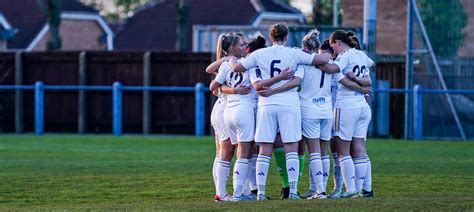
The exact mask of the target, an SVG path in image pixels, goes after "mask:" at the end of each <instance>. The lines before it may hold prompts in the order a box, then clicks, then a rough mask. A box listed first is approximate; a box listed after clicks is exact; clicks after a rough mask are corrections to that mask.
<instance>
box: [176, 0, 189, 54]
mask: <svg viewBox="0 0 474 212" xmlns="http://www.w3.org/2000/svg"><path fill="white" fill-rule="evenodd" d="M188 10H189V8H188V0H179V1H178V2H177V4H176V14H177V16H176V19H177V20H176V21H177V27H176V36H177V37H176V51H185V50H186V29H187V23H188Z"/></svg>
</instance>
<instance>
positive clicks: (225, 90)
mask: <svg viewBox="0 0 474 212" xmlns="http://www.w3.org/2000/svg"><path fill="white" fill-rule="evenodd" d="M220 90H221V91H222V93H225V94H240V95H245V94H248V93H250V91H251V88H249V87H247V86H243V85H241V86H238V87H235V88H233V87H229V86H227V85H221V87H220Z"/></svg>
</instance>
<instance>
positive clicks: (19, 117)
mask: <svg viewBox="0 0 474 212" xmlns="http://www.w3.org/2000/svg"><path fill="white" fill-rule="evenodd" d="M22 54H23V53H22V52H21V51H17V52H16V54H15V85H21V84H23V59H22V58H23V57H22ZM23 108H24V107H23V91H22V90H18V89H17V90H15V132H16V133H23Z"/></svg>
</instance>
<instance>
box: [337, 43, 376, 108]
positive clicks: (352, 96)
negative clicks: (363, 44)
mask: <svg viewBox="0 0 474 212" xmlns="http://www.w3.org/2000/svg"><path fill="white" fill-rule="evenodd" d="M339 60H346V61H347V63H346V64H347V65H346V67H345V68H344V69H342V70H341V73H342V74H344V76H345V75H347V73H349V72H353V73H354V74H355V75H356V76H357V77H364V76H365V75H367V74H368V67H367V56H366V55H365V54H364V53H363V52H361V51H359V50H356V49H349V50H347V51H345V52H343V53H341V54H340V55H338V57H337V58H336V61H339ZM365 105H367V102H366V101H365V98H364V96H363V94H361V93H359V92H357V91H353V90H351V89H349V88H347V87H345V86H343V85H342V84H341V83H338V90H337V99H336V107H341V106H343V107H350V108H352V107H361V106H365Z"/></svg>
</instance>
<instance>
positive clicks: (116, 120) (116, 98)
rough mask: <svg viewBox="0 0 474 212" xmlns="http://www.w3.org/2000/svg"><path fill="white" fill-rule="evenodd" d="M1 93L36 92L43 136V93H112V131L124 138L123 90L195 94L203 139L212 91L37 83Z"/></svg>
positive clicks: (38, 129) (5, 87)
mask: <svg viewBox="0 0 474 212" xmlns="http://www.w3.org/2000/svg"><path fill="white" fill-rule="evenodd" d="M0 90H34V91H35V134H36V135H42V134H43V133H44V92H45V90H48V91H80V90H87V91H112V132H113V134H114V135H116V136H119V135H122V93H123V91H130V92H141V91H152V92H184V93H194V103H195V104H194V113H195V118H194V134H195V135H196V136H203V135H204V129H205V124H206V123H205V120H206V119H205V111H206V110H205V104H206V102H205V93H206V92H209V88H207V87H205V86H204V84H203V83H197V84H196V86H194V87H191V86H189V87H186V86H182V87H177V86H123V85H122V83H120V82H114V83H113V85H112V86H102V85H89V86H80V85H45V84H44V83H43V82H41V81H38V82H36V83H35V85H0Z"/></svg>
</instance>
